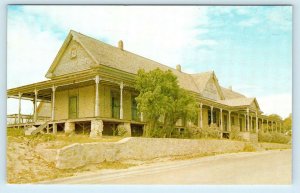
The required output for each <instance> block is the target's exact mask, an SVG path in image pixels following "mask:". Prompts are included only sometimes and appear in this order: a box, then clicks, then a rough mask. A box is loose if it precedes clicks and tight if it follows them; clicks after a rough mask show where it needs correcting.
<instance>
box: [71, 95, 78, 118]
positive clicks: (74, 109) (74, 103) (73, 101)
mask: <svg viewBox="0 0 300 193" xmlns="http://www.w3.org/2000/svg"><path fill="white" fill-rule="evenodd" d="M77 111H78V108H77V96H71V97H69V119H75V118H77V114H78V113H77Z"/></svg>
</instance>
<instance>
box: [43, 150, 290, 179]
mask: <svg viewBox="0 0 300 193" xmlns="http://www.w3.org/2000/svg"><path fill="white" fill-rule="evenodd" d="M291 165H292V151H291V150H282V151H280V150H273V151H264V152H244V153H234V154H223V155H217V156H210V157H203V158H197V159H191V160H179V161H168V162H160V163H152V164H148V165H141V166H137V167H132V168H129V169H124V170H106V171H105V170H104V171H100V172H97V173H93V174H87V175H80V176H75V177H70V178H64V179H56V180H53V181H50V182H46V183H51V184H53V183H54V184H56V183H62V184H289V183H291V176H292V166H291Z"/></svg>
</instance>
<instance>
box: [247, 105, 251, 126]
mask: <svg viewBox="0 0 300 193" xmlns="http://www.w3.org/2000/svg"><path fill="white" fill-rule="evenodd" d="M247 122H248V123H247V131H250V125H249V124H250V120H249V108H247Z"/></svg>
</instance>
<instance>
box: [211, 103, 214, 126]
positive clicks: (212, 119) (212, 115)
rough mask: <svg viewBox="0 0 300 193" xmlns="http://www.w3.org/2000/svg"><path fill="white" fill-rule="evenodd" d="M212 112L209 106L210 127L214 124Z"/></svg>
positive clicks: (212, 108)
mask: <svg viewBox="0 0 300 193" xmlns="http://www.w3.org/2000/svg"><path fill="white" fill-rule="evenodd" d="M213 110H214V107H213V106H211V107H210V125H212V124H213V123H214V117H213Z"/></svg>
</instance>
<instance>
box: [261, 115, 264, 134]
mask: <svg viewBox="0 0 300 193" xmlns="http://www.w3.org/2000/svg"><path fill="white" fill-rule="evenodd" d="M261 131H262V132H263V133H264V119H263V118H261Z"/></svg>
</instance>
